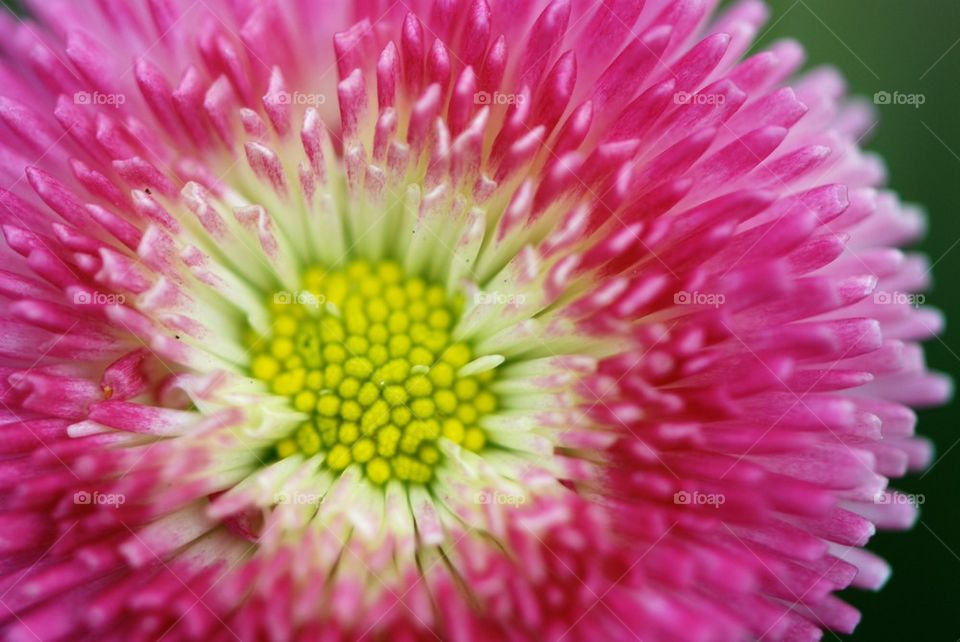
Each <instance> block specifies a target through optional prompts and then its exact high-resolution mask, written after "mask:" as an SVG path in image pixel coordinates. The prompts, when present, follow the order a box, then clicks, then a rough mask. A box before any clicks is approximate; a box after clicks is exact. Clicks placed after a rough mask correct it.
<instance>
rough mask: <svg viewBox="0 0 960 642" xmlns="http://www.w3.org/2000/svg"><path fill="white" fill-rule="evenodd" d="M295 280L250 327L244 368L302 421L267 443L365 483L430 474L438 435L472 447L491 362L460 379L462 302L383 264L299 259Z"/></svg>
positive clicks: (488, 395)
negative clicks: (257, 326) (267, 315)
mask: <svg viewBox="0 0 960 642" xmlns="http://www.w3.org/2000/svg"><path fill="white" fill-rule="evenodd" d="M301 287H302V288H303V289H302V290H300V291H298V292H293V293H291V292H282V293H278V294H277V295H275V296H274V297H273V299H272V300H270V301H269V302H268V306H269V308H270V310H271V312H272V315H273V316H272V319H273V326H272V327H271V330H270V332H269V333H268V335H267V336H257V335H256V333H252V332H251V333H250V335H251V336H250V339H249V341H250V351H251V359H250V366H249V368H250V374H251V375H252V376H253V377H254V378H255V379H259V380H260V381H262V382H263V384H264V385H265V386H266V387H267V388H269V390H270V391H271V392H273V393H274V394H275V395H277V396H281V397H286V398H287V399H288V401H289V404H290V408H291V409H292V410H294V411H296V412H298V413H300V414H301V415H303V417H304V418H303V420H302V423H300V424H299V425H297V426H295V427H293V429H292V430H291V433H290V434H289V435H288V436H286V437H284V438H283V439H281V440H280V441H279V442H278V443H277V444H276V446H275V447H274V450H275V453H276V455H277V456H278V457H280V458H285V457H290V456H292V455H296V454H302V455H304V456H307V457H314V456H316V457H317V458H318V461H320V462H321V464H320V465H321V466H323V467H325V468H327V469H329V470H330V471H332V472H334V473H339V472H341V471H344V470H346V469H347V468H349V467H351V466H357V467H358V468H359V470H361V471H362V474H363V476H364V477H365V478H366V479H367V480H368V481H369V482H370V483H371V484H373V485H376V486H381V485H384V484H386V483H387V482H389V481H390V480H398V481H400V482H403V483H408V484H419V485H427V484H430V483H431V482H432V481H433V479H434V476H435V473H436V471H437V469H438V467H439V466H441V465H442V464H443V458H444V456H443V450H442V449H441V448H440V447H439V446H438V441H439V440H442V439H443V440H447V441H449V442H452V443H454V444H456V445H458V446H460V447H461V448H464V449H466V450H471V451H474V452H480V451H481V450H483V449H485V448H487V447H488V439H487V434H486V432H485V430H484V429H483V428H482V427H481V426H480V424H479V422H480V420H481V419H482V418H483V417H484V416H487V415H490V414H492V413H495V412H496V411H497V409H498V406H499V399H498V398H497V396H496V395H495V394H493V393H492V392H491V391H490V384H491V382H492V381H493V380H494V379H495V378H496V373H495V372H494V371H488V372H484V373H482V374H477V375H472V376H467V377H463V376H460V375H459V374H458V371H459V370H460V369H461V368H463V366H465V365H466V364H468V363H470V362H471V361H472V360H473V359H474V358H476V356H477V355H475V354H474V350H473V349H472V347H471V346H470V345H469V344H467V343H464V342H457V341H454V339H453V337H452V332H453V328H454V327H455V326H456V323H457V321H458V320H459V318H460V315H461V313H462V308H463V300H462V297H461V296H459V295H451V294H449V293H448V292H447V291H446V290H445V289H444V288H443V287H441V286H439V285H436V284H433V283H429V282H427V281H424V280H423V279H421V278H419V277H412V276H407V275H406V274H404V272H403V270H402V269H401V268H400V266H399V265H397V264H396V263H393V262H389V261H388V262H382V263H379V264H370V263H367V262H365V261H353V262H351V263H350V264H348V265H347V266H346V267H344V268H342V269H336V270H326V269H323V268H321V267H316V266H314V267H311V268H309V269H308V270H306V272H305V273H304V275H303V279H302V286H301Z"/></svg>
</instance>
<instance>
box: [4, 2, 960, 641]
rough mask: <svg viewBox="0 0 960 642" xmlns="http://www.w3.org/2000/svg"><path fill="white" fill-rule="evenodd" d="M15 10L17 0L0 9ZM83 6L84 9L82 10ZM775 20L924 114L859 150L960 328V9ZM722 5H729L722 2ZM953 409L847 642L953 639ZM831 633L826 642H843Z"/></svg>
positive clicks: (857, 77)
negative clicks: (918, 212)
mask: <svg viewBox="0 0 960 642" xmlns="http://www.w3.org/2000/svg"><path fill="white" fill-rule="evenodd" d="M0 1H2V2H3V3H4V4H7V5H14V6H15V5H16V2H15V1H14V0H0ZM82 1H85V0H82ZM768 3H769V4H770V6H771V7H772V9H773V17H772V19H771V21H770V22H769V23H768V25H767V26H766V27H765V30H764V32H763V35H762V37H761V39H760V42H759V43H758V45H757V47H755V48H754V49H755V50H756V49H757V48H758V47H762V46H763V45H764V44H766V43H769V42H771V41H773V40H776V39H779V38H784V37H791V38H795V39H797V40H799V41H801V42H802V43H803V44H804V46H805V47H806V48H807V52H808V66H814V65H821V64H825V63H829V64H832V65H834V66H836V67H837V68H839V69H840V70H841V71H842V72H843V74H844V75H845V76H846V77H847V79H848V81H849V84H850V89H851V91H852V92H853V93H856V94H861V95H864V96H868V97H872V96H873V95H874V94H875V93H876V92H878V91H887V92H890V93H893V92H894V91H898V92H900V93H902V94H923V95H924V97H925V98H926V102H925V103H924V104H923V105H922V106H920V107H919V108H915V107H912V106H909V105H885V106H881V107H880V116H881V121H880V125H879V127H878V128H877V129H875V130H874V132H873V133H872V135H871V138H870V139H869V140H868V141H867V142H866V145H867V147H869V148H870V149H873V150H876V151H878V152H880V153H881V154H882V155H883V157H884V158H885V160H886V163H887V166H888V167H889V170H890V177H891V185H892V186H893V187H894V188H895V189H896V190H897V191H899V192H900V194H901V195H902V196H903V198H904V199H905V200H909V201H914V202H917V203H922V204H923V205H924V206H925V207H926V208H927V209H928V210H929V212H930V233H929V235H928V237H927V238H926V239H925V241H924V242H923V243H922V244H921V245H920V249H922V250H923V251H924V252H926V253H927V254H928V255H929V256H930V258H931V261H932V262H933V263H934V265H935V267H934V272H933V273H934V278H935V288H934V291H933V292H932V293H930V294H929V295H928V297H927V301H928V303H931V304H933V305H935V306H937V307H939V308H941V309H942V310H944V311H945V313H946V315H947V317H948V318H952V319H960V297H957V296H956V294H957V288H956V285H955V283H954V282H953V278H954V277H955V275H958V274H960V218H958V215H960V212H958V211H957V204H958V201H960V109H958V107H960V90H958V82H960V0H909V2H908V1H905V0H768ZM727 4H729V3H727ZM927 354H928V360H929V363H930V365H931V366H932V367H933V368H934V369H937V370H941V371H944V372H948V373H951V374H955V373H958V372H960V331H958V329H957V327H956V326H954V327H949V326H948V328H947V331H946V333H945V334H944V335H943V336H942V337H941V338H940V339H939V340H933V341H931V342H930V344H929V345H928V348H927ZM958 419H960V406H957V405H956V404H954V405H952V406H949V407H946V408H942V409H937V410H930V411H926V412H923V413H921V421H920V431H921V432H922V433H923V434H924V435H927V436H928V437H930V438H931V439H933V441H934V442H935V443H936V447H937V454H936V457H937V459H936V464H935V465H934V467H933V468H932V469H931V470H929V471H927V472H926V473H925V474H924V475H922V476H921V475H914V476H912V477H910V478H908V479H906V480H901V481H899V482H897V484H896V485H897V487H898V488H899V489H901V490H903V491H904V492H907V493H919V494H922V495H923V496H924V498H925V503H924V505H923V511H922V515H921V520H920V522H919V523H918V524H917V526H916V527H915V528H914V529H913V531H911V532H909V533H880V534H878V535H877V536H876V537H875V538H874V540H873V541H872V542H871V544H870V548H871V549H872V550H874V551H875V552H877V553H879V554H880V555H882V556H883V557H885V558H886V559H888V560H889V561H890V562H891V564H892V565H893V568H894V574H893V577H892V578H891V580H890V583H889V584H888V585H887V587H886V588H885V589H884V590H883V591H882V592H880V593H877V594H870V593H864V592H860V591H848V592H847V594H846V595H845V597H846V598H847V599H848V600H850V601H851V602H852V603H853V604H855V605H856V606H857V607H858V608H860V609H861V610H862V611H863V615H864V619H863V622H862V623H861V624H860V627H859V628H858V630H857V632H856V634H855V635H853V636H850V637H848V638H847V639H849V640H857V641H861V640H862V641H867V640H870V641H874V640H917V641H927V640H930V641H938V642H939V641H941V640H943V641H949V642H954V641H960V595H958V588H960V514H958V506H957V502H956V490H957V489H958V488H960V447H956V448H955V446H957V445H958V440H960V431H958V430H957V423H958ZM844 637H846V636H835V635H834V634H832V633H829V632H828V633H826V634H825V639H828V640H835V639H842V638H844Z"/></svg>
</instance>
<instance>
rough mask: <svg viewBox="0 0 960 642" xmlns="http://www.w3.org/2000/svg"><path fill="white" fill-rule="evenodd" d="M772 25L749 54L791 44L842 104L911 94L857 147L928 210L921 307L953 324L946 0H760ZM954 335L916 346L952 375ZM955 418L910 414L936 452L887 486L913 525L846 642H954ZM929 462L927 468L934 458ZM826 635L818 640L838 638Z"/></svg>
mask: <svg viewBox="0 0 960 642" xmlns="http://www.w3.org/2000/svg"><path fill="white" fill-rule="evenodd" d="M769 4H770V5H771V7H772V9H773V17H772V18H771V20H770V22H769V23H768V25H767V26H766V27H765V29H767V30H768V31H767V32H766V33H764V34H763V36H762V38H761V41H760V46H763V44H764V43H769V42H771V41H773V40H776V39H780V38H785V37H791V38H796V39H797V40H799V41H800V42H802V43H803V45H804V46H805V47H806V49H807V52H808V66H814V65H822V64H826V63H829V64H831V65H833V66H835V67H837V68H838V69H840V70H841V72H842V73H843V74H844V76H846V78H847V80H848V82H849V86H850V90H851V92H853V93H857V94H861V95H864V96H868V97H871V98H872V97H873V95H874V94H875V93H876V92H878V91H888V92H891V93H892V92H894V91H899V92H901V93H904V94H923V95H924V96H925V97H926V102H925V103H924V104H923V105H922V106H921V107H919V108H914V107H911V106H907V105H885V106H881V107H880V108H879V109H880V112H879V113H880V125H879V126H878V128H877V129H876V130H875V131H874V132H873V134H872V135H871V138H870V139H868V140H867V141H866V146H867V147H868V148H869V149H872V150H875V151H877V152H879V153H880V154H882V155H883V157H884V160H885V161H886V164H887V167H888V168H889V174H890V184H891V186H892V187H893V188H894V189H896V190H897V191H898V192H900V194H901V195H902V197H903V198H904V200H907V201H913V202H917V203H921V204H923V205H924V206H925V207H926V209H927V210H928V211H929V216H930V220H929V227H930V231H929V233H928V235H927V238H926V239H925V240H924V241H923V243H921V244H920V249H922V250H923V251H924V252H925V253H926V254H927V255H928V256H929V257H930V260H931V262H933V263H934V270H933V275H934V289H933V291H932V292H930V293H929V294H928V296H927V302H928V304H931V305H934V306H936V307H938V308H940V309H941V310H943V311H944V312H945V313H946V315H947V318H948V319H952V320H956V319H960V298H958V296H957V294H958V289H957V284H956V283H955V281H954V279H955V278H956V277H957V275H960V219H958V215H960V211H958V207H957V205H958V201H960V118H958V116H960V112H958V103H960V100H958V99H960V92H958V89H957V83H958V81H960V2H958V1H957V0H909V1H907V0H770V1H769ZM958 355H960V330H958V326H957V325H956V324H954V325H953V326H951V325H949V324H948V326H947V331H946V333H945V334H943V335H942V336H941V338H940V339H939V340H936V339H935V340H933V341H931V342H930V343H929V344H928V345H927V360H928V362H929V364H930V366H931V367H932V368H934V369H936V370H940V371H944V372H948V373H950V374H951V375H954V376H956V373H957V372H960V365H958V364H960V356H958ZM958 418H960V411H958V408H957V406H956V405H955V404H954V405H951V406H948V407H946V408H940V409H936V410H930V411H925V412H922V413H921V414H920V423H919V431H920V432H921V433H922V434H924V435H926V436H928V437H929V438H931V439H932V440H933V441H934V443H935V444H936V458H935V462H936V463H935V465H934V466H933V468H932V469H930V470H929V471H928V472H927V473H926V474H924V475H923V476H922V479H921V476H920V475H913V476H911V477H909V478H907V479H905V480H899V481H897V482H895V485H896V486H897V487H898V488H899V489H902V490H903V491H904V492H907V493H921V494H923V495H924V497H925V503H924V505H923V506H922V512H921V516H920V522H918V523H917V525H916V527H915V528H914V529H913V530H912V531H911V532H908V533H879V534H878V535H876V536H875V537H874V539H873V540H872V542H871V543H870V548H871V549H872V550H873V551H875V552H877V553H879V554H880V555H882V556H883V557H885V558H886V559H887V560H889V561H890V563H891V564H892V566H893V576H892V577H891V578H890V582H889V583H888V584H887V586H886V587H885V588H884V590H883V591H881V592H880V593H876V594H874V593H865V592H862V591H848V592H847V593H846V594H845V597H846V598H847V599H848V600H850V601H851V602H852V603H853V604H854V605H856V606H857V607H858V608H860V609H861V611H862V612H863V621H862V622H861V624H860V626H859V627H858V629H857V632H856V634H855V635H853V636H851V637H850V638H848V639H852V640H911V641H913V640H916V641H924V642H925V641H927V640H931V641H937V642H939V641H941V640H944V641H949V642H954V641H956V640H958V639H960V596H958V587H960V582H958V577H960V518H958V517H960V506H958V505H957V495H956V490H957V489H958V488H960V445H957V446H956V447H955V448H954V446H955V445H956V444H957V440H958V439H960V431H958V430H957V423H958V421H957V420H958ZM937 458H939V459H937ZM843 637H844V636H840V638H838V637H836V636H834V635H833V634H832V633H827V634H826V635H825V636H824V639H825V640H836V639H842V638H843Z"/></svg>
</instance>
